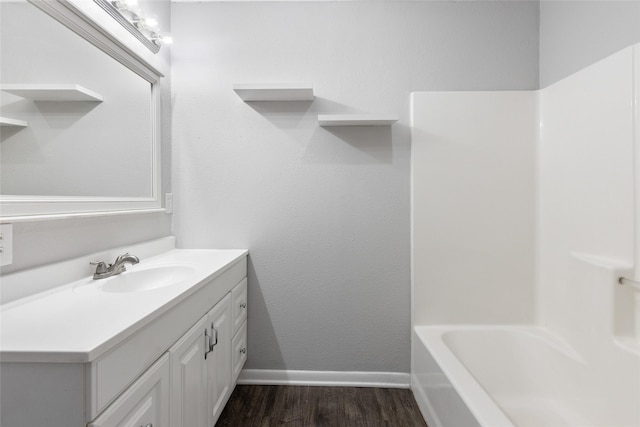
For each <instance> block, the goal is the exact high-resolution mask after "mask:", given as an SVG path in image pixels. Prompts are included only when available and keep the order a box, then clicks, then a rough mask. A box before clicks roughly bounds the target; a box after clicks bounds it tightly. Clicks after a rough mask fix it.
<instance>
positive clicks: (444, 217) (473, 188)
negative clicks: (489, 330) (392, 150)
mask: <svg viewBox="0 0 640 427" xmlns="http://www.w3.org/2000/svg"><path fill="white" fill-rule="evenodd" d="M412 104H413V128H412V168H411V178H412V196H413V197H412V201H413V211H412V240H413V251H412V261H413V264H412V268H413V301H412V302H413V317H414V318H413V322H414V324H415V325H434V324H436V325H437V324H440V325H441V324H455V323H462V324H495V323H507V324H513V323H532V322H533V320H534V300H535V298H534V274H535V273H534V272H535V268H534V248H535V244H534V230H535V205H534V201H535V197H534V194H535V173H534V170H535V168H534V165H535V154H536V153H535V149H536V140H537V133H538V132H537V120H536V118H537V110H538V103H537V93H536V92H535V91H526V92H525V91H523V92H498V91H495V92H417V93H414V94H413V95H412Z"/></svg>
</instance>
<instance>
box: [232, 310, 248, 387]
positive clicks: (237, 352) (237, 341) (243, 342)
mask: <svg viewBox="0 0 640 427" xmlns="http://www.w3.org/2000/svg"><path fill="white" fill-rule="evenodd" d="M231 349H232V351H233V361H232V363H233V383H234V384H235V383H236V381H237V380H238V375H240V371H242V367H243V366H244V363H245V362H246V361H247V322H244V323H243V324H242V326H240V329H238V332H236V335H235V336H234V337H233V343H232V344H231Z"/></svg>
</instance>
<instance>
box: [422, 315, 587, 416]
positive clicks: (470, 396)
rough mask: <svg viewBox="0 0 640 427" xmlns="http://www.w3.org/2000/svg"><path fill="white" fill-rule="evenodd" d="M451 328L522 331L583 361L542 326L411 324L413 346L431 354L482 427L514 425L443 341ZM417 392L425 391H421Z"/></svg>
mask: <svg viewBox="0 0 640 427" xmlns="http://www.w3.org/2000/svg"><path fill="white" fill-rule="evenodd" d="M453 331H502V332H510V333H516V334H525V335H529V336H532V337H533V338H535V339H540V340H543V341H545V342H546V343H547V344H548V345H551V346H552V347H553V348H554V349H556V350H558V351H559V352H561V353H563V354H565V355H566V356H567V357H570V358H571V359H573V360H575V361H576V362H577V363H585V362H584V359H583V358H582V357H581V356H580V354H579V353H578V352H576V351H575V350H574V349H573V348H572V347H571V346H570V345H569V344H567V343H566V341H564V340H563V339H562V338H560V337H559V336H557V335H556V334H553V333H552V332H550V331H549V330H548V329H547V328H544V327H541V326H535V325H463V324H462V325H437V326H435V325H432V326H420V325H416V326H414V327H413V333H414V334H415V336H412V339H417V340H419V341H420V342H421V343H413V345H414V346H415V345H416V344H417V345H422V346H423V347H424V348H425V349H426V350H427V351H428V352H429V353H430V354H431V357H432V358H433V360H435V362H436V363H437V364H438V367H439V368H440V370H441V371H442V372H443V373H444V374H445V376H446V377H447V379H448V381H449V382H450V383H451V385H452V386H453V388H454V389H455V391H456V393H457V394H458V396H459V397H460V399H462V401H463V402H464V404H465V405H466V406H467V408H468V409H469V411H470V412H471V414H472V415H473V416H474V417H475V418H476V420H477V422H478V423H479V424H480V425H481V426H491V427H515V424H514V423H513V421H511V419H510V418H509V417H508V416H507V415H506V414H505V413H504V411H503V410H502V409H501V408H500V406H499V405H498V403H496V401H495V400H494V399H493V398H492V397H491V395H490V394H489V393H488V392H487V391H486V390H485V389H484V388H483V387H482V385H480V383H478V381H477V380H476V379H475V377H474V376H473V375H472V374H471V373H470V372H469V370H468V369H467V368H466V366H465V365H464V364H463V363H462V362H461V361H460V360H459V359H458V357H457V356H456V355H455V353H454V352H453V351H452V350H451V348H450V347H449V346H448V344H447V343H446V342H445V340H444V336H445V334H446V333H448V332H453ZM414 356H415V347H414V351H412V357H414ZM412 370H413V363H412ZM414 375H415V372H412V379H413V376H414ZM416 382H417V381H416ZM418 385H419V384H418ZM412 387H414V384H412ZM420 391H421V393H424V392H423V391H422V390H420Z"/></svg>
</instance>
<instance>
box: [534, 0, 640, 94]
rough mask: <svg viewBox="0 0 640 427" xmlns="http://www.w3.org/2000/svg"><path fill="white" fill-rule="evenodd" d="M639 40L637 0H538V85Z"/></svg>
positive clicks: (549, 81)
mask: <svg viewBox="0 0 640 427" xmlns="http://www.w3.org/2000/svg"><path fill="white" fill-rule="evenodd" d="M638 42H640V1H638V0H630V1H573V0H572V1H556V0H554V1H541V2H540V87H541V88H543V87H546V86H549V85H550V84H552V83H554V82H556V81H558V80H561V79H562V78H564V77H567V76H569V75H571V74H573V73H575V72H576V71H578V70H581V69H583V68H585V67H586V66H588V65H591V64H593V63H594V62H597V61H599V60H600V59H603V58H605V57H607V56H609V55H611V54H613V53H615V52H617V51H619V50H621V49H623V48H625V47H627V46H630V45H632V44H634V43H638Z"/></svg>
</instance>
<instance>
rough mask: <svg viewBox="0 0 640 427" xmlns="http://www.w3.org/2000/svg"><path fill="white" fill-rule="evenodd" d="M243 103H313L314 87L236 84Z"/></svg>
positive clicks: (236, 89)
mask: <svg viewBox="0 0 640 427" xmlns="http://www.w3.org/2000/svg"><path fill="white" fill-rule="evenodd" d="M233 90H234V91H235V92H236V93H237V94H238V96H239V97H240V98H241V99H242V100H243V101H245V102H246V101H313V86H311V85H306V84H285V83H282V84H236V85H233Z"/></svg>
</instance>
